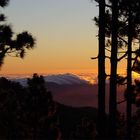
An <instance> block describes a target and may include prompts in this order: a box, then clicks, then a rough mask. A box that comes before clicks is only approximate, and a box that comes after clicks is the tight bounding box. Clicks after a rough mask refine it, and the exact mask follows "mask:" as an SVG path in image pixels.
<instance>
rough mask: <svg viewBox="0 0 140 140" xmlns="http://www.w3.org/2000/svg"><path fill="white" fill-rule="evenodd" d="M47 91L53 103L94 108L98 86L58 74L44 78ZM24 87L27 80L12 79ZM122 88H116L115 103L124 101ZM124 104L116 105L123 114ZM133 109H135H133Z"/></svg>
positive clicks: (78, 78) (67, 75) (107, 90)
mask: <svg viewBox="0 0 140 140" xmlns="http://www.w3.org/2000/svg"><path fill="white" fill-rule="evenodd" d="M44 79H45V81H46V86H47V89H48V90H50V91H51V92H52V95H53V98H54V100H55V101H57V102H59V103H62V104H65V105H68V106H73V107H85V106H88V107H96V108H97V103H98V102H97V99H98V94H97V93H98V85H97V84H91V83H90V82H89V81H86V80H84V79H82V78H80V77H79V76H76V75H73V74H58V75H48V76H44ZM12 80H14V81H17V82H20V83H21V84H22V85H23V86H26V85H27V84H26V82H27V78H16V79H12ZM124 91H125V87H124V86H118V94H117V95H118V96H117V101H122V100H123V99H124ZM108 100H109V84H108V83H106V110H107V111H108ZM125 106H126V104H125V102H124V103H121V104H119V105H118V110H119V111H121V112H125ZM134 108H135V107H134Z"/></svg>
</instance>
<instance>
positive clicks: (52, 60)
mask: <svg viewBox="0 0 140 140" xmlns="http://www.w3.org/2000/svg"><path fill="white" fill-rule="evenodd" d="M2 11H3V12H4V13H5V14H6V15H7V17H8V19H7V23H10V24H11V25H12V27H13V30H14V31H15V32H17V33H19V32H22V31H25V30H28V31H29V32H30V33H32V35H33V36H35V38H36V40H37V44H36V48H35V49H34V50H30V51H28V52H27V54H26V57H25V58H24V59H23V60H22V59H20V58H11V57H7V58H6V59H5V62H4V65H3V67H2V69H1V72H0V73H1V74H3V73H9V74H18V73H23V74H24V73H34V72H37V73H59V72H60V73H61V72H74V71H75V72H91V71H92V72H96V71H97V61H96V60H95V61H92V60H90V57H91V56H97V53H98V44H97V41H98V40H97V37H96V35H97V31H98V29H97V27H96V26H95V25H94V22H93V21H92V19H93V18H94V16H97V15H98V7H97V6H96V3H94V2H91V0H11V1H10V4H9V6H8V7H6V8H4V10H2Z"/></svg>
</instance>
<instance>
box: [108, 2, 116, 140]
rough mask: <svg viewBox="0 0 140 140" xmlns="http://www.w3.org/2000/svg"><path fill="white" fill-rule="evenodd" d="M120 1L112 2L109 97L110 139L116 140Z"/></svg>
mask: <svg viewBox="0 0 140 140" xmlns="http://www.w3.org/2000/svg"><path fill="white" fill-rule="evenodd" d="M117 36H118V0H113V1H112V46H111V72H110V97H109V138H110V139H111V140H115V139H116V115H117V103H116V96H117V48H118V40H117Z"/></svg>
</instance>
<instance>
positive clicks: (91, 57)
mask: <svg viewBox="0 0 140 140" xmlns="http://www.w3.org/2000/svg"><path fill="white" fill-rule="evenodd" d="M90 59H98V56H96V57H91V58H90Z"/></svg>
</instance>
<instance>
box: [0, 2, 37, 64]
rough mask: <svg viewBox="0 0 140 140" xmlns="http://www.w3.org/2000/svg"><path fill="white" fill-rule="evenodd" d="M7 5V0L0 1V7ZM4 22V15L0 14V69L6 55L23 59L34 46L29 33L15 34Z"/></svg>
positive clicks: (33, 40)
mask: <svg viewBox="0 0 140 140" xmlns="http://www.w3.org/2000/svg"><path fill="white" fill-rule="evenodd" d="M8 3H9V0H0V6H1V7H5V6H7V5H8ZM5 20H6V17H5V15H4V14H0V23H1V24H0V67H1V66H2V64H3V62H4V58H5V57H6V56H7V55H8V56H14V57H21V58H24V56H25V53H26V50H27V49H32V48H34V46H35V39H34V38H33V37H32V35H31V34H30V33H28V32H27V31H24V32H22V33H19V34H15V33H14V32H13V30H12V28H11V26H10V25H8V24H6V23H5Z"/></svg>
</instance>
